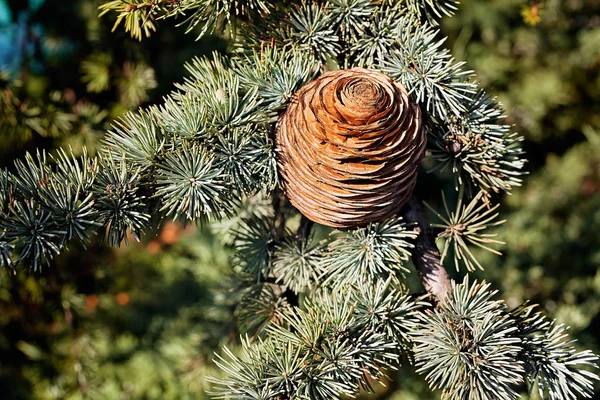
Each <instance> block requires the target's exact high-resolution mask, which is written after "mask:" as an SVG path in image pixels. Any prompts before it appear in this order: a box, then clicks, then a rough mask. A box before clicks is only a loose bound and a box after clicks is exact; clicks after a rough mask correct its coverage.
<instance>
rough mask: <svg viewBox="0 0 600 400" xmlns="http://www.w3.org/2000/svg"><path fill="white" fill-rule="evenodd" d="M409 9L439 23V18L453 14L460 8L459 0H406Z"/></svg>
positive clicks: (434, 23) (419, 15)
mask: <svg viewBox="0 0 600 400" xmlns="http://www.w3.org/2000/svg"><path fill="white" fill-rule="evenodd" d="M405 2H406V6H407V7H408V10H409V11H410V12H412V13H414V14H415V15H417V16H418V17H419V18H422V17H425V18H426V20H427V22H429V23H431V24H433V25H437V19H439V18H442V17H443V16H444V15H445V16H452V15H453V14H454V13H455V12H456V10H458V4H459V0H405Z"/></svg>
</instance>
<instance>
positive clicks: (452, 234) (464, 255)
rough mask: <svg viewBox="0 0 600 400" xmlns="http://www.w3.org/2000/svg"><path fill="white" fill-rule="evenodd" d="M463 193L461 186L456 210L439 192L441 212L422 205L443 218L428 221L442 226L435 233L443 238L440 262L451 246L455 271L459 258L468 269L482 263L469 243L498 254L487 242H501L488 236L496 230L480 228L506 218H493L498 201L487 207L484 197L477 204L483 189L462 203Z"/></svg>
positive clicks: (494, 224)
mask: <svg viewBox="0 0 600 400" xmlns="http://www.w3.org/2000/svg"><path fill="white" fill-rule="evenodd" d="M463 193H464V191H463V190H462V189H461V190H460V192H459V195H458V203H457V205H456V211H452V212H450V210H449V209H448V204H447V202H446V196H445V195H444V193H443V192H442V200H443V202H444V209H445V211H446V215H445V216H442V215H441V214H439V213H438V212H436V211H435V210H434V209H433V207H431V206H430V205H429V204H427V203H425V205H426V206H427V208H429V209H430V210H431V211H432V212H433V213H435V214H436V215H437V216H438V218H439V219H441V220H442V222H443V224H432V225H431V226H432V227H434V228H441V229H443V231H442V232H441V233H440V234H439V235H438V237H439V238H443V239H445V242H444V248H443V250H442V259H441V262H442V263H443V262H444V259H445V257H446V256H447V255H448V250H449V249H450V246H452V249H453V253H454V266H455V267H456V270H457V271H458V269H459V263H460V262H463V263H464V264H465V265H466V267H467V269H468V270H469V271H474V270H475V266H477V267H478V268H479V269H481V270H483V267H482V266H481V264H480V263H479V261H477V259H476V258H475V256H474V255H473V253H472V252H471V250H470V249H469V244H471V245H475V246H477V247H480V248H482V249H484V250H487V251H489V252H491V253H494V254H497V255H500V254H501V253H500V252H499V251H498V250H495V249H493V248H491V247H489V245H490V244H504V242H501V241H499V240H494V239H491V238H492V237H494V236H496V234H484V233H481V231H484V230H486V229H487V228H488V227H492V226H497V225H500V224H503V223H504V222H506V220H500V221H494V220H495V219H496V218H497V217H498V215H499V213H498V212H496V213H494V211H496V210H497V209H498V207H499V204H496V205H495V206H493V207H490V205H489V203H488V202H486V201H482V202H481V204H479V202H480V200H481V199H482V198H483V196H484V194H485V192H479V193H478V194H477V195H476V196H475V197H474V198H473V199H472V200H471V202H470V203H469V204H468V205H464V204H463Z"/></svg>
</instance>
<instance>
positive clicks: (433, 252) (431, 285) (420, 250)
mask: <svg viewBox="0 0 600 400" xmlns="http://www.w3.org/2000/svg"><path fill="white" fill-rule="evenodd" d="M402 215H403V218H404V219H405V220H406V221H408V222H409V223H416V226H415V227H414V228H413V230H414V231H415V232H416V233H417V234H418V236H417V238H416V240H415V245H414V246H415V247H414V249H413V251H412V260H413V263H414V265H415V267H416V269H417V272H418V273H419V277H420V278H421V282H423V286H424V287H425V290H426V291H427V293H429V294H431V295H433V296H435V298H436V300H437V301H439V302H444V301H445V298H446V296H447V294H448V292H449V291H450V289H451V285H450V278H449V277H448V272H447V271H446V269H445V268H444V266H443V265H442V262H441V255H440V252H439V250H438V248H437V246H436V244H435V236H434V235H433V234H432V233H431V231H430V230H429V228H428V226H429V224H428V222H427V219H426V218H425V214H424V212H423V207H422V206H421V204H420V203H419V200H417V199H416V198H415V197H414V196H412V197H411V198H410V199H409V201H408V203H407V204H406V205H405V206H404V208H403V210H402Z"/></svg>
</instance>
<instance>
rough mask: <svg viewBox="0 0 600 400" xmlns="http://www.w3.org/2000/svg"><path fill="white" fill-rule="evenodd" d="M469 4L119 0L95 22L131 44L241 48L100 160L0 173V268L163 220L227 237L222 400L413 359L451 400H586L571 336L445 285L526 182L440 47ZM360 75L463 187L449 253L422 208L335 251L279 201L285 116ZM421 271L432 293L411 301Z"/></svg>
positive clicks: (508, 135) (335, 389)
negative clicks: (300, 94) (280, 126)
mask: <svg viewBox="0 0 600 400" xmlns="http://www.w3.org/2000/svg"><path fill="white" fill-rule="evenodd" d="M457 3H458V2H457V1H452V0H443V1H441V0H440V1H435V0H410V1H392V0H385V1H381V0H379V1H376V0H373V1H370V0H330V1H325V0H321V1H301V2H292V1H281V2H267V1H261V0H235V1H228V0H178V1H172V0H152V1H143V0H113V1H109V2H107V3H106V4H104V5H103V6H102V7H101V14H107V13H111V12H116V13H117V15H118V17H117V21H116V24H115V27H117V26H119V25H120V24H123V25H124V27H125V29H126V30H127V31H129V32H131V35H132V36H133V37H134V38H138V39H141V38H142V36H144V35H148V34H150V32H151V31H152V30H154V29H156V26H157V24H158V23H159V21H161V20H163V19H176V20H177V22H178V23H179V24H182V25H184V26H185V27H186V29H188V30H189V31H190V32H192V31H193V32H194V33H195V34H199V35H200V36H201V35H204V34H208V33H219V34H223V35H228V36H230V38H231V42H232V52H231V53H230V54H228V55H220V54H214V55H213V56H212V57H211V58H197V59H194V60H193V61H191V62H190V63H189V64H188V65H187V68H188V71H189V77H187V78H185V79H184V80H183V82H182V83H179V84H177V85H176V89H175V90H174V91H173V92H172V93H171V94H170V95H169V96H167V97H166V98H165V100H164V102H163V104H162V105H159V106H152V107H148V108H146V109H143V110H140V111H137V112H132V113H129V114H127V115H126V116H125V117H123V118H122V119H121V120H120V121H117V122H115V123H114V126H113V129H112V130H110V131H109V132H108V133H107V135H106V139H105V141H104V146H103V147H102V149H101V150H100V152H99V154H98V155H97V156H96V157H94V158H90V157H87V156H85V155H84V156H83V157H76V156H74V155H73V154H72V152H70V151H60V152H59V153H58V154H57V155H52V156H50V155H47V154H45V153H43V152H40V153H37V154H35V155H28V156H27V157H25V159H23V160H20V161H17V163H16V165H15V169H14V172H9V171H8V170H7V171H0V266H1V267H3V268H12V269H17V268H31V269H33V270H40V269H42V268H43V266H44V265H45V264H47V263H48V262H49V261H50V260H51V259H52V258H53V257H54V256H55V255H56V254H58V253H59V252H61V251H64V250H65V249H66V248H67V246H68V245H69V243H71V242H72V241H81V242H87V241H89V240H90V239H91V238H92V236H93V235H99V236H100V237H101V238H103V239H104V240H106V241H107V242H108V243H109V244H110V245H113V246H119V245H120V244H121V243H122V242H123V241H125V242H127V240H128V239H129V238H130V237H133V238H135V239H138V240H139V238H140V236H141V235H143V234H144V231H145V230H146V229H148V228H150V227H156V226H158V225H160V224H161V222H162V221H164V220H165V219H178V220H181V221H184V222H194V223H212V222H219V223H220V226H221V227H223V226H226V227H227V228H228V232H227V234H226V237H225V240H226V241H227V243H228V244H229V245H231V246H232V249H233V251H234V253H235V255H234V256H233V257H232V260H231V263H232V266H233V269H234V271H235V272H236V273H237V274H238V275H239V277H240V279H241V280H242V281H243V282H244V283H245V285H246V293H247V294H248V295H245V296H242V300H241V303H240V304H239V305H238V307H237V313H238V316H239V321H240V324H241V327H242V329H243V330H245V331H246V332H247V334H246V336H245V337H244V338H242V351H241V353H237V352H234V351H233V350H229V349H227V348H225V349H223V350H222V353H221V355H218V356H217V360H216V363H217V364H218V365H219V366H220V367H221V368H222V370H223V371H224V372H225V374H226V378H224V379H215V380H214V389H213V390H214V393H213V394H214V397H215V398H220V399H249V398H252V399H292V398H294V399H331V398H338V397H339V396H341V395H349V396H352V395H355V394H357V393H358V392H359V391H361V390H367V391H368V390H371V387H372V383H373V381H374V380H381V379H383V378H385V377H386V376H387V375H388V374H389V372H390V371H391V370H393V369H395V368H399V367H400V363H401V362H404V363H411V362H412V363H414V365H415V366H416V368H417V370H418V372H419V373H421V374H423V375H424V379H425V380H426V381H427V382H428V383H429V385H430V386H431V388H432V389H441V391H442V398H444V399H499V400H505V399H515V398H518V396H519V392H520V391H521V390H523V389H524V388H527V389H528V390H530V391H531V390H539V393H540V395H541V396H542V397H544V398H548V399H577V398H582V397H591V396H592V395H593V391H594V387H593V384H594V381H596V380H597V379H598V378H597V376H596V375H595V374H594V373H592V372H590V369H591V368H594V367H595V362H596V359H597V357H596V356H595V355H594V354H592V353H591V352H589V351H577V350H576V349H575V347H574V345H573V343H572V342H570V341H568V340H567V338H566V334H565V328H564V327H563V326H560V325H556V324H555V323H553V322H551V321H548V320H546V319H545V317H543V316H542V315H541V314H539V313H536V312H534V311H533V309H532V307H529V306H527V305H523V306H522V307H520V308H517V309H514V310H511V309H509V308H508V307H507V306H506V304H504V303H503V302H502V301H500V300H495V299H494V297H495V295H496V292H495V291H493V290H492V289H491V288H490V285H489V284H485V283H477V282H472V280H469V279H466V278H465V280H464V281H463V283H454V282H450V280H449V279H448V277H447V273H446V272H445V269H444V267H443V265H442V258H444V260H445V256H446V255H447V254H448V251H447V250H448V247H449V246H452V245H453V246H454V249H455V251H454V252H453V253H452V254H453V255H454V257H455V260H454V264H455V265H456V266H457V268H459V266H460V265H462V264H466V266H467V269H469V270H472V269H474V267H475V266H477V267H485V266H484V265H481V264H480V263H479V262H478V261H477V260H476V259H475V258H474V256H473V254H472V253H471V252H470V250H469V249H470V246H473V245H475V246H480V247H484V248H489V247H488V246H487V245H488V244H490V243H491V244H494V243H496V241H494V240H492V239H489V236H488V235H487V234H485V233H483V232H485V229H486V227H487V226H490V225H495V224H497V223H498V222H497V221H495V218H496V216H497V215H496V214H495V213H494V212H493V210H494V209H495V206H494V205H493V204H491V203H492V199H493V195H494V193H502V192H510V190H511V188H513V187H514V186H517V185H519V184H520V178H519V176H520V175H521V174H522V173H523V172H522V167H523V164H524V162H525V160H524V158H523V154H522V151H521V145H520V141H521V138H520V137H519V135H517V134H516V133H513V132H511V131H510V129H509V126H508V125H506V124H504V123H503V122H502V115H503V113H502V110H501V108H500V106H499V105H498V103H497V102H496V101H495V100H494V99H493V98H491V97H490V96H488V95H486V94H485V93H484V92H483V90H482V89H481V88H480V87H479V86H478V84H477V82H476V81H475V80H474V73H473V72H472V71H469V70H466V69H465V66H464V64H463V63H461V62H456V61H455V60H454V59H453V57H452V56H451V54H450V53H449V52H448V50H446V49H444V48H443V42H444V38H443V37H441V36H440V34H439V32H438V30H437V28H436V25H437V20H438V19H439V18H441V17H444V16H450V15H451V14H452V13H453V11H454V10H455V9H456V7H457V6H458V4H457ZM355 67H361V68H366V69H369V70H373V71H378V72H382V73H384V74H386V75H387V76H389V77H391V78H392V79H395V80H396V81H397V82H399V83H401V84H402V85H403V86H404V87H405V88H406V90H407V92H408V95H409V96H410V97H411V99H412V101H413V102H414V103H416V104H418V105H419V106H420V109H421V111H422V113H423V124H424V127H425V130H426V133H427V136H428V144H427V146H428V148H427V150H428V152H427V156H428V158H429V160H430V162H431V165H434V169H435V170H437V169H439V170H443V171H446V172H447V173H449V174H451V175H452V176H453V177H454V180H455V186H456V188H457V189H459V190H460V192H461V199H462V200H461V202H459V205H458V207H457V210H456V211H455V212H450V211H449V210H448V207H446V208H447V209H446V214H448V217H447V218H446V217H441V216H440V218H441V219H442V221H443V222H444V224H442V225H440V226H438V227H437V228H443V229H442V231H441V232H440V234H439V235H440V237H441V238H445V239H446V247H445V249H444V250H443V255H444V257H442V256H441V255H440V253H439V251H438V250H437V248H436V247H435V241H434V239H435V236H434V232H435V229H433V228H430V227H429V226H428V224H427V223H426V222H424V221H425V218H424V216H423V210H422V209H421V208H420V202H419V201H417V200H416V199H415V198H413V199H412V201H409V203H408V204H407V205H406V206H405V208H404V209H403V211H402V212H401V213H400V214H401V215H398V216H394V217H393V218H390V219H387V220H383V221H376V222H372V223H370V224H368V225H366V226H361V227H357V228H354V229H350V230H345V231H332V232H331V233H330V234H329V236H327V235H324V237H323V235H321V236H318V235H317V233H316V231H317V229H315V226H314V224H313V223H312V222H311V221H309V220H308V219H307V218H306V217H304V216H302V215H300V214H299V213H298V211H297V210H295V209H294V208H293V207H291V206H290V204H289V202H288V200H287V199H286V197H285V196H284V195H283V192H282V190H281V186H280V183H279V180H278V168H277V162H278V159H277V154H276V151H275V144H274V139H275V130H276V122H277V120H278V119H279V116H280V115H281V114H282V113H283V112H285V110H286V108H287V105H288V104H289V102H290V101H294V100H293V94H294V93H295V92H296V91H297V90H298V89H299V88H300V87H302V86H303V85H304V84H305V83H307V82H309V81H311V80H313V79H315V78H317V77H319V76H320V75H322V74H323V73H324V72H325V71H328V70H336V69H350V68H355ZM418 185H419V183H418V182H417V187H418ZM462 197H467V198H468V199H463V198H462ZM264 199H269V201H264ZM481 201H483V204H484V205H485V206H482V205H481V204H480V203H479V202H481ZM253 202H256V204H259V205H260V206H255V207H254V208H252V207H250V208H249V207H248V204H249V203H250V204H252V203H253ZM415 204H416V206H415ZM463 204H468V205H467V206H464V205H463ZM319 232H322V230H319ZM321 237H322V238H321ZM489 249H491V250H493V251H495V250H494V249H493V248H489ZM411 257H412V260H413V264H414V266H415V267H416V269H417V272H418V274H419V276H420V277H421V278H422V280H423V283H424V286H425V288H426V289H427V290H428V291H429V292H430V293H427V294H425V295H422V294H415V293H409V291H408V289H407V287H406V285H405V283H406V282H405V276H406V274H408V273H411V272H410V269H409V268H408V260H409V258H411ZM432 287H437V288H441V290H435V291H433V290H429V289H430V288H432Z"/></svg>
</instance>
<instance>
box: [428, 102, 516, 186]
mask: <svg viewBox="0 0 600 400" xmlns="http://www.w3.org/2000/svg"><path fill="white" fill-rule="evenodd" d="M502 117H503V112H502V110H501V108H500V106H499V105H498V104H497V103H496V102H495V101H494V100H493V99H492V98H490V97H489V96H487V95H486V94H485V92H484V91H482V90H479V91H478V92H477V93H476V94H475V95H474V96H473V98H472V100H471V101H469V102H468V107H467V109H466V112H465V113H464V114H462V115H461V116H460V117H456V118H454V117H453V118H451V119H450V120H448V121H446V122H440V121H435V120H431V121H428V124H429V129H428V130H429V133H430V134H429V143H430V147H431V156H430V157H431V159H433V160H435V161H436V162H437V165H436V166H435V167H434V169H440V170H446V169H450V170H451V172H452V173H453V174H454V177H455V182H456V187H457V188H458V186H462V185H465V186H466V187H467V190H470V187H469V184H473V185H475V186H476V187H478V188H480V189H483V190H485V191H490V190H491V191H494V192H499V191H500V190H503V191H506V192H509V193H510V190H511V188H512V187H514V186H520V185H521V179H520V176H521V175H523V174H524V173H523V171H522V169H523V166H524V164H525V160H524V159H523V149H522V144H521V142H522V141H523V137H522V136H519V135H518V134H517V133H511V132H510V126H509V125H505V124H501V123H499V120H500V119H501V118H502Z"/></svg>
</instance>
